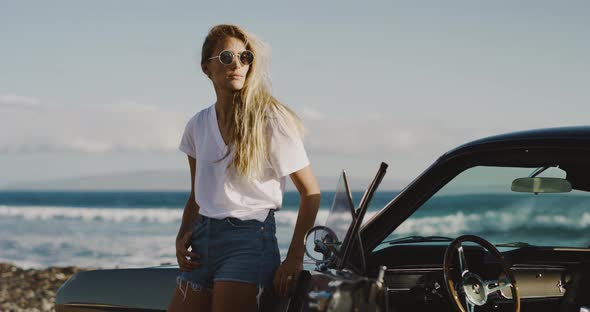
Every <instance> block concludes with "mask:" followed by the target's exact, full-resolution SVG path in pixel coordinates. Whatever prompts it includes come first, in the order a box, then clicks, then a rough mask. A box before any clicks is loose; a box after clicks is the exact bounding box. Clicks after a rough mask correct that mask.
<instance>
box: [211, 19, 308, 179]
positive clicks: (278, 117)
mask: <svg viewBox="0 0 590 312" xmlns="http://www.w3.org/2000/svg"><path fill="white" fill-rule="evenodd" d="M229 37H233V38H236V39H239V40H241V41H242V42H244V44H245V46H246V49H247V50H250V51H252V53H253V54H254V61H253V62H252V64H250V68H249V69H248V73H247V74H246V79H245V82H244V86H243V88H242V89H241V90H239V91H236V92H235V93H234V97H233V103H232V106H231V109H230V110H229V111H228V112H227V116H225V117H226V118H224V120H226V124H225V125H223V126H224V128H225V130H226V133H228V136H229V137H228V146H231V145H233V150H234V157H233V160H232V162H231V163H230V164H229V165H228V168H229V167H231V166H233V167H234V168H235V169H236V171H237V173H238V174H239V175H241V176H245V177H247V178H248V179H252V178H257V177H260V176H261V174H262V173H263V169H264V168H265V167H266V166H268V165H269V164H270V162H269V155H268V148H267V147H268V142H269V141H268V136H267V135H268V133H267V131H268V130H269V129H268V128H269V127H271V128H272V131H280V132H281V133H282V134H283V135H286V136H299V137H301V138H303V135H304V127H303V123H302V122H301V119H299V117H298V116H297V114H295V112H293V111H292V110H291V109H290V108H288V107H287V106H286V105H284V104H283V103H281V102H280V101H279V100H277V99H276V98H275V97H273V96H272V94H271V81H270V68H269V62H270V53H269V49H268V47H267V45H266V44H265V43H264V42H263V41H262V40H259V39H258V38H256V36H254V35H253V34H251V33H248V32H246V31H245V30H243V29H242V28H240V27H239V26H236V25H228V24H222V25H217V26H214V27H213V28H211V30H210V31H209V33H208V34H207V37H206V38H205V42H204V43H203V48H202V53H201V65H203V64H205V63H206V62H207V61H208V59H209V58H210V57H211V56H212V54H213V52H214V50H215V47H216V46H217V44H218V43H219V42H222V41H223V40H225V39H226V38H229ZM229 154H230V150H229V149H228V150H227V153H226V154H225V155H224V156H223V157H222V158H221V159H219V160H218V161H221V160H223V159H225V158H226V157H227V156H228V155H229Z"/></svg>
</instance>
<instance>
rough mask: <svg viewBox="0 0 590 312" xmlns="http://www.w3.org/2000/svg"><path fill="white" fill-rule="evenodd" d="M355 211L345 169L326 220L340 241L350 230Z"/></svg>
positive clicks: (327, 225)
mask: <svg viewBox="0 0 590 312" xmlns="http://www.w3.org/2000/svg"><path fill="white" fill-rule="evenodd" d="M353 213H354V204H353V202H352V195H351V193H350V189H349V187H348V181H347V179H346V173H345V172H344V171H343V172H342V174H341V175H340V179H339V180H338V186H337V187H336V193H335V194H334V201H333V202H332V207H331V208H330V214H329V215H328V218H327V220H326V227H329V228H330V229H331V230H333V231H334V233H336V237H337V238H338V241H339V242H342V241H343V240H344V238H345V236H346V232H348V229H349V228H350V225H351V224H352V220H353Z"/></svg>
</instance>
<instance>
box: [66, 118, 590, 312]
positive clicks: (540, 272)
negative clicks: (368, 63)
mask: <svg viewBox="0 0 590 312" xmlns="http://www.w3.org/2000/svg"><path fill="white" fill-rule="evenodd" d="M386 169H387V165H386V164H384V163H382V164H381V166H380V168H379V170H378V172H377V174H376V176H375V177H374V179H373V180H372V181H371V183H370V185H369V187H368V189H367V190H366V192H365V194H364V196H363V198H362V199H361V201H360V205H359V206H358V207H354V206H353V204H352V203H353V201H352V198H351V196H350V191H349V189H348V184H347V181H346V174H345V173H344V172H343V173H342V175H341V177H340V182H339V184H338V188H337V192H336V194H335V197H334V204H333V205H332V210H331V212H330V215H329V216H328V220H327V223H326V225H325V226H316V227H314V228H312V229H311V230H310V231H309V232H308V234H307V238H306V253H307V255H308V256H309V257H310V258H311V259H313V260H314V261H315V269H309V270H304V271H303V272H302V273H301V274H300V276H299V278H298V279H297V287H296V288H295V289H294V292H293V293H292V294H291V296H290V297H289V298H277V297H276V296H272V294H270V293H268V296H267V297H266V298H264V300H263V302H264V305H263V308H264V309H265V310H268V311H561V312H566V311H567V312H569V311H576V312H578V311H590V310H589V307H590V248H589V247H590V246H589V245H590V231H589V230H590V127H586V126H585V127H564V128H551V129H539V130H530V131H522V132H515V133H509V134H504V135H498V136H493V137H488V138H484V139H480V140H477V141H473V142H470V143H467V144H464V145H462V146H459V147H457V148H455V149H453V150H451V151H449V152H447V153H445V154H444V155H442V156H441V157H439V159H437V160H436V161H435V162H434V163H433V164H432V165H431V166H430V167H429V168H428V169H427V170H426V171H424V172H423V173H422V174H421V175H420V176H419V177H417V178H416V179H415V180H414V181H412V182H411V183H410V184H409V185H408V186H407V187H406V188H404V189H403V190H402V191H401V192H399V194H395V196H394V195H392V199H391V201H390V202H389V203H388V204H387V205H385V207H383V208H381V209H379V210H378V211H377V212H376V213H375V214H374V215H372V217H371V218H370V219H369V218H367V219H368V220H364V219H365V216H368V214H366V213H367V210H368V207H369V206H370V204H371V199H372V197H373V194H374V192H375V190H376V189H377V187H378V185H379V183H380V181H381V180H382V178H383V176H384V175H385V171H386ZM177 274H178V268H177V267H176V266H158V267H151V268H144V269H116V270H97V271H86V272H80V273H78V274H76V275H74V276H73V277H72V278H71V279H70V280H68V281H67V282H66V283H64V285H62V287H61V288H60V289H59V291H58V293H57V296H56V310H57V311H117V310H124V311H135V310H143V311H146V310H147V311H150V310H154V311H160V310H165V309H166V305H167V304H168V300H169V298H170V295H171V293H172V290H173V288H174V285H175V277H176V275H177Z"/></svg>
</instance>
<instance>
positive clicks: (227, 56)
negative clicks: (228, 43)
mask: <svg viewBox="0 0 590 312" xmlns="http://www.w3.org/2000/svg"><path fill="white" fill-rule="evenodd" d="M219 61H221V63H223V64H225V65H229V64H231V63H233V61H234V54H233V53H232V52H231V51H223V52H221V54H219Z"/></svg>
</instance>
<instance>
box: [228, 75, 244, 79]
mask: <svg viewBox="0 0 590 312" xmlns="http://www.w3.org/2000/svg"><path fill="white" fill-rule="evenodd" d="M229 79H242V75H230V76H229Z"/></svg>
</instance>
